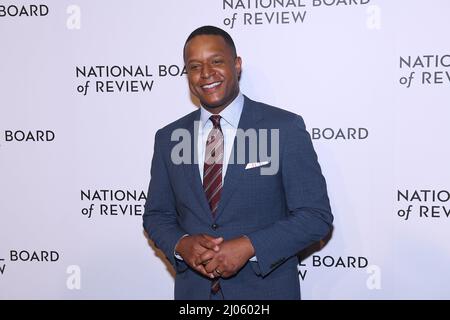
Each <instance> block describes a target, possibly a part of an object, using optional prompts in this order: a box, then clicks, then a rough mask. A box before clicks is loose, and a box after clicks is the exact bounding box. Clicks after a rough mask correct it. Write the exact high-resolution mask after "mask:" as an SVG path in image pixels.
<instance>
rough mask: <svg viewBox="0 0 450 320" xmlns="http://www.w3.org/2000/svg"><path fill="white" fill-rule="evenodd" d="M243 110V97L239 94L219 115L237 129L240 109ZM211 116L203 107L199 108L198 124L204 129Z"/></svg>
mask: <svg viewBox="0 0 450 320" xmlns="http://www.w3.org/2000/svg"><path fill="white" fill-rule="evenodd" d="M243 108H244V96H243V95H242V93H240V92H239V94H238V95H237V97H236V98H235V99H234V100H233V101H232V102H231V103H230V104H229V105H228V106H227V107H226V108H225V109H223V110H222V112H220V113H219V115H220V116H221V117H222V118H223V120H225V121H226V122H227V123H228V124H230V125H231V126H232V127H234V128H237V127H238V125H239V119H240V118H241V114H242V109H243ZM212 115H213V114H212V113H211V112H209V111H207V110H206V109H205V108H203V106H202V107H201V108H200V124H201V127H202V128H204V127H205V125H206V123H207V122H208V120H209V117H210V116H212Z"/></svg>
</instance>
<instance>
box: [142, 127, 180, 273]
mask: <svg viewBox="0 0 450 320" xmlns="http://www.w3.org/2000/svg"><path fill="white" fill-rule="evenodd" d="M162 136H163V135H162V134H161V132H160V131H158V132H157V133H156V136H155V147H154V152H153V160H152V168H151V179H150V185H149V188H148V194H147V201H146V203H145V212H144V215H143V226H144V229H145V231H146V232H147V233H148V235H149V237H150V238H151V239H152V240H153V241H154V243H155V245H156V246H157V247H158V248H159V249H161V250H162V251H163V253H164V254H165V255H166V257H167V258H168V260H169V261H170V262H171V263H172V265H173V266H174V267H175V268H176V269H177V270H178V269H179V267H181V266H180V265H179V262H178V261H177V260H176V259H175V256H174V249H175V245H176V244H177V242H178V240H179V239H180V238H181V237H182V236H183V235H185V234H186V232H185V231H183V229H182V228H181V227H180V226H179V224H178V222H177V213H176V205H175V195H174V192H173V190H172V187H171V185H170V179H169V173H168V170H167V163H166V160H165V159H164V154H163V152H162V150H161V149H162V148H161V147H162V145H164V141H163V138H162ZM167 161H168V160H167ZM183 265H184V263H183ZM178 271H180V270H178Z"/></svg>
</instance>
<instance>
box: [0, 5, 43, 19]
mask: <svg viewBox="0 0 450 320" xmlns="http://www.w3.org/2000/svg"><path fill="white" fill-rule="evenodd" d="M48 12H49V10H48V7H47V6H46V5H45V4H29V5H13V4H11V5H3V4H2V5H0V17H44V16H46V15H48Z"/></svg>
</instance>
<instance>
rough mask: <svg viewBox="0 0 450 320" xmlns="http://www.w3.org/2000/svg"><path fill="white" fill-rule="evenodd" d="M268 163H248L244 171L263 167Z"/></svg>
mask: <svg viewBox="0 0 450 320" xmlns="http://www.w3.org/2000/svg"><path fill="white" fill-rule="evenodd" d="M269 162H270V161H262V162H250V163H247V165H246V166H245V170H248V169H253V168H257V167H261V166H265V165H266V164H269Z"/></svg>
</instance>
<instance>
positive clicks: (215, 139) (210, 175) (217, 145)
mask: <svg viewBox="0 0 450 320" xmlns="http://www.w3.org/2000/svg"><path fill="white" fill-rule="evenodd" d="M220 118H221V117H220V116H219V115H212V116H211V117H210V118H209V119H210V120H211V122H212V123H213V128H212V129H211V131H210V132H209V135H208V140H206V149H205V164H204V167H203V190H205V194H206V199H208V203H209V207H210V209H211V214H212V217H213V219H214V218H215V216H216V211H217V207H218V206H219V201H220V195H221V193H222V163H223V133H222V128H221V127H220ZM219 279H220V278H215V279H213V280H212V281H211V292H212V293H213V294H217V292H219V290H220V282H219Z"/></svg>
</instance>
